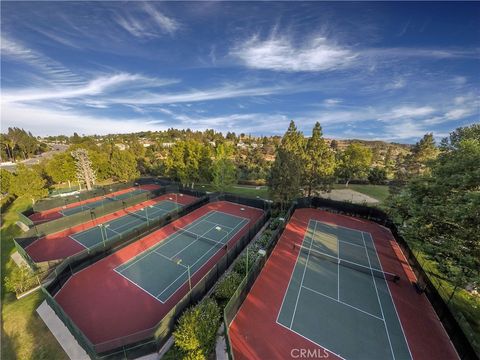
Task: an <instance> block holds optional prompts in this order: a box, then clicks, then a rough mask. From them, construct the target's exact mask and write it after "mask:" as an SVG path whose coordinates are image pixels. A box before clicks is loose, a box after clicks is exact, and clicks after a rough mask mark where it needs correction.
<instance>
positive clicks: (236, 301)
mask: <svg viewBox="0 0 480 360" xmlns="http://www.w3.org/2000/svg"><path fill="white" fill-rule="evenodd" d="M308 207H312V208H320V209H324V210H327V211H330V212H335V213H340V214H344V215H348V216H353V217H360V218H363V219H367V220H370V221H374V222H376V223H378V224H381V225H383V226H385V227H387V228H389V229H390V231H391V232H392V234H393V236H394V238H395V240H396V241H397V243H398V244H399V246H400V247H401V249H402V251H403V253H404V254H405V256H406V258H407V260H408V262H409V264H410V266H411V268H412V269H413V271H414V273H415V275H416V277H417V284H415V285H416V286H417V287H418V288H421V289H424V292H425V294H426V296H427V298H428V299H429V301H430V303H431V304H432V306H433V308H434V310H435V312H436V313H437V315H438V317H439V318H440V320H441V322H442V324H443V326H444V327H445V329H446V331H447V333H448V335H449V337H450V339H451V341H452V343H453V344H454V346H455V348H456V350H457V352H458V354H459V356H460V358H461V359H465V360H474V359H478V356H477V354H476V352H475V350H474V347H473V346H472V341H474V340H473V336H469V334H468V333H466V332H465V331H464V329H463V328H462V327H461V326H460V324H459V321H461V319H460V320H459V319H457V318H456V317H455V316H454V315H453V313H452V311H451V310H450V308H449V307H448V305H447V304H446V303H445V300H444V299H443V298H442V297H441V295H440V294H439V292H438V290H437V288H436V287H435V286H434V285H433V283H432V282H431V280H430V278H429V276H428V275H427V274H426V272H425V270H424V269H423V267H422V266H421V264H420V262H419V261H418V259H417V258H416V256H415V254H414V252H413V251H412V249H411V248H410V246H409V245H408V243H407V242H406V241H405V239H404V238H403V236H402V235H401V234H400V233H399V232H398V229H397V227H396V225H395V224H394V222H393V221H392V220H391V219H390V217H389V216H388V215H387V214H386V213H385V212H384V211H382V210H380V209H377V208H373V207H368V206H364V205H357V204H351V203H346V202H340V201H335V200H331V199H324V198H318V197H313V198H301V199H297V200H296V201H295V202H294V204H293V205H292V206H291V207H290V208H289V210H288V211H287V214H286V216H285V218H286V220H285V223H284V225H283V226H282V227H280V228H279V229H278V230H277V231H276V232H274V233H273V234H272V238H271V241H270V243H269V245H268V247H267V249H266V250H267V256H265V257H262V258H259V259H257V261H256V262H255V264H254V265H253V266H252V268H251V270H250V271H249V273H248V274H247V276H246V277H245V278H244V279H243V281H242V282H241V283H240V285H239V287H238V288H237V290H236V292H235V294H234V295H233V296H232V298H231V299H230V301H229V302H228V303H227V305H226V306H225V310H224V322H225V329H226V334H227V347H228V349H229V356H230V358H231V359H233V354H232V352H231V346H230V342H229V341H228V327H229V326H230V324H231V322H232V320H233V319H234V317H235V315H236V313H237V312H238V309H239V308H240V306H241V305H242V303H243V301H244V300H245V298H246V297H247V295H248V292H249V290H250V289H251V287H252V286H253V284H254V283H255V279H256V278H257V277H258V275H259V274H260V272H261V270H262V268H263V266H264V264H265V263H266V261H267V259H268V256H269V254H270V253H271V251H272V250H273V248H274V247H275V244H276V243H277V241H278V239H279V238H280V236H281V233H282V232H283V230H284V228H285V225H286V223H287V222H288V219H290V217H291V215H292V214H293V212H294V211H295V210H296V209H298V208H308Z"/></svg>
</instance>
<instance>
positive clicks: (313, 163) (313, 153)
mask: <svg viewBox="0 0 480 360" xmlns="http://www.w3.org/2000/svg"><path fill="white" fill-rule="evenodd" d="M334 170H335V154H334V152H333V151H332V149H331V148H330V147H329V146H328V144H327V143H326V142H325V140H324V139H323V137H322V127H321V126H320V123H319V122H317V123H315V126H314V128H313V130H312V136H311V137H310V138H309V139H308V141H307V146H306V150H305V172H304V184H305V187H306V189H307V196H311V195H312V191H325V190H328V188H329V185H330V184H331V183H332V182H333V173H334Z"/></svg>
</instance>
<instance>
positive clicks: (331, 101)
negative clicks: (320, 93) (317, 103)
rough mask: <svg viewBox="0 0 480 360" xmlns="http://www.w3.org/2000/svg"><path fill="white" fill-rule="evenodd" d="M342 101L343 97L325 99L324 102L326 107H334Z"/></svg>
mask: <svg viewBox="0 0 480 360" xmlns="http://www.w3.org/2000/svg"><path fill="white" fill-rule="evenodd" d="M341 102H342V100H341V99H325V100H323V102H322V104H323V105H324V106H326V107H333V106H336V105H338V104H340V103H341Z"/></svg>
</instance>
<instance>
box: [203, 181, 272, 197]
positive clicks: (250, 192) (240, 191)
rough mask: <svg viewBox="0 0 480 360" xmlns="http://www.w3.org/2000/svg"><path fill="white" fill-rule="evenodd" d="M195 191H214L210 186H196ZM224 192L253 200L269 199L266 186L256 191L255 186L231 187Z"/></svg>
mask: <svg viewBox="0 0 480 360" xmlns="http://www.w3.org/2000/svg"><path fill="white" fill-rule="evenodd" d="M195 189H196V190H201V191H215V189H214V188H213V186H212V185H210V184H198V185H195ZM226 192H229V193H232V194H237V195H240V196H247V197H253V198H255V197H257V196H260V197H261V198H263V199H270V195H269V193H268V188H267V187H266V186H260V187H259V189H257V188H256V187H255V186H248V185H232V186H229V187H228V188H227V190H226Z"/></svg>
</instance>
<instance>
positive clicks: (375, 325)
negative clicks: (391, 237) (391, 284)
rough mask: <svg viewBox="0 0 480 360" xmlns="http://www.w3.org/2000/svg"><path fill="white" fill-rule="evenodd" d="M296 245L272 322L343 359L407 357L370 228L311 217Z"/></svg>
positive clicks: (380, 359) (409, 355)
mask: <svg viewBox="0 0 480 360" xmlns="http://www.w3.org/2000/svg"><path fill="white" fill-rule="evenodd" d="M296 251H299V253H298V257H297V262H296V264H295V267H294V270H293V273H292V276H291V278H290V282H289V284H288V288H287V291H286V293H285V296H284V299H283V302H282V307H281V309H280V312H279V314H278V318H277V323H279V324H280V325H282V326H284V327H286V328H287V329H289V330H291V331H293V332H295V333H296V334H298V335H300V336H302V337H304V338H307V339H309V340H310V341H312V342H314V343H316V344H317V345H319V346H321V347H324V348H325V349H327V350H329V351H331V352H333V353H335V354H337V355H339V356H340V357H342V358H345V359H357V358H362V359H379V360H385V359H411V358H412V357H411V354H410V350H409V348H408V345H407V341H406V339H405V336H404V333H403V329H402V327H401V324H400V321H399V319H398V315H397V312H396V309H395V305H394V303H393V300H392V296H391V294H390V290H389V288H388V284H387V279H390V278H392V279H393V275H392V274H385V273H383V269H382V266H381V263H380V260H379V258H378V255H377V251H376V249H375V244H374V242H373V239H372V237H371V235H370V234H369V233H365V232H362V231H357V230H352V229H348V228H344V227H338V226H334V225H327V224H325V223H322V222H319V221H316V220H310V221H309V223H308V229H307V232H306V234H305V237H304V239H303V243H302V244H301V246H297V247H296ZM332 259H333V260H334V261H332Z"/></svg>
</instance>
